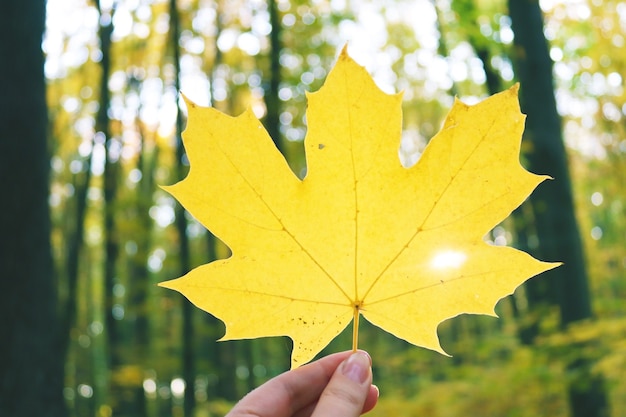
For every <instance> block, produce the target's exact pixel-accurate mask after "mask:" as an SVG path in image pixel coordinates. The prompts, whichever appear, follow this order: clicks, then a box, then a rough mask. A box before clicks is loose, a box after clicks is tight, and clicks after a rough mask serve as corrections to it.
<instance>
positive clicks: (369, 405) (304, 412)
mask: <svg viewBox="0 0 626 417" xmlns="http://www.w3.org/2000/svg"><path fill="white" fill-rule="evenodd" d="M378 395H379V392H378V387H377V386H376V385H370V389H369V392H368V394H367V398H366V399H365V404H364V405H363V409H362V410H361V414H365V413H367V412H368V411H371V410H372V409H373V408H374V407H375V406H376V403H377V402H378ZM317 400H318V399H316V400H315V402H313V403H311V404H309V405H307V406H306V407H304V408H302V409H301V410H299V411H298V412H296V413H295V414H294V415H293V417H311V415H312V414H313V411H314V410H315V407H317Z"/></svg>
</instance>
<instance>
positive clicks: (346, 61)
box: [161, 50, 558, 367]
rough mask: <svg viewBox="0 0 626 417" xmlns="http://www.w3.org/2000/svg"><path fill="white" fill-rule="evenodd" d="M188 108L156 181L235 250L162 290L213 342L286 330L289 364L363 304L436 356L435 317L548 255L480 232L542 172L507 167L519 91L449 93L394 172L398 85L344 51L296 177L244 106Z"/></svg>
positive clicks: (484, 304)
mask: <svg viewBox="0 0 626 417" xmlns="http://www.w3.org/2000/svg"><path fill="white" fill-rule="evenodd" d="M187 106H188V110H189V120H188V125H187V128H186V130H185V132H184V133H183V138H184V144H185V148H186V150H187V155H188V158H189V162H190V171H189V174H188V176H187V177H186V178H185V179H184V180H183V181H181V182H179V183H178V184H176V185H173V186H170V187H165V189H166V190H167V191H169V192H170V193H171V194H172V195H173V196H174V197H176V199H177V200H178V201H179V202H180V203H181V204H182V205H183V206H184V207H185V208H186V209H187V210H188V211H189V212H190V213H191V214H192V215H193V216H194V217H195V218H196V219H197V220H199V221H200V222H201V223H202V224H203V225H204V226H206V227H207V228H208V229H209V230H210V231H211V232H212V233H213V234H215V235H216V236H217V237H218V238H219V239H221V240H222V241H223V242H224V243H225V244H226V245H228V247H229V248H230V249H231V251H232V256H231V257H229V258H228V259H222V260H217V261H214V262H211V263H210V264H207V265H203V266H200V267H198V268H196V269H194V270H192V271H191V272H189V273H188V274H187V275H185V276H183V277H182V278H179V279H176V280H172V281H167V282H164V283H161V285H162V286H164V287H167V288H171V289H174V290H177V291H179V292H181V293H182V294H184V295H185V296H186V297H187V298H188V299H189V300H190V301H191V302H192V303H194V304H195V305H196V306H198V307H200V308H201V309H203V310H206V311H207V312H210V313H211V314H213V315H214V316H216V317H218V318H219V319H221V320H222V321H224V323H225V325H226V334H225V335H224V337H223V339H222V340H231V339H248V338H256V337H264V336H279V335H281V336H289V337H290V338H291V339H292V340H293V342H294V344H293V352H292V362H291V363H292V367H297V366H300V365H302V364H303V363H306V362H307V361H309V360H311V359H312V358H313V357H314V356H315V355H316V354H317V353H319V352H320V351H321V350H322V349H323V348H324V347H325V346H326V345H327V344H328V343H329V342H330V341H331V340H332V339H333V338H334V337H335V336H336V335H338V334H339V333H340V332H341V331H342V330H343V329H344V328H346V326H347V325H348V324H349V323H350V322H352V321H353V320H355V329H358V318H359V315H362V316H363V317H364V318H365V319H367V320H368V321H369V322H371V323H373V324H375V325H376V326H379V327H380V328H382V329H384V330H386V331H388V332H390V333H392V334H394V335H395V336H397V337H399V338H401V339H404V340H406V341H408V342H410V343H412V344H414V345H418V346H423V347H426V348H429V349H433V350H436V351H439V352H442V353H443V350H442V348H441V346H440V344H439V340H438V337H437V326H438V325H439V323H441V322H442V321H444V320H446V319H448V318H451V317H454V316H457V315H459V314H462V313H472V314H488V315H495V313H494V307H495V305H496V303H497V302H498V300H499V299H501V298H502V297H504V296H506V295H509V294H511V293H513V291H514V290H515V288H516V287H517V286H519V285H520V284H521V283H523V282H524V281H525V280H527V279H528V278H530V277H532V276H534V275H537V274H539V273H541V272H543V271H546V270H548V269H551V268H554V267H555V266H557V265H558V264H556V263H546V262H540V261H538V260H536V259H534V258H532V257H531V256H530V255H528V254H526V253H524V252H521V251H518V250H516V249H513V248H510V247H502V246H494V245H490V244H488V243H486V242H485V241H484V236H485V235H486V234H487V233H488V232H489V231H490V230H491V229H492V228H493V227H494V226H496V225H497V224H498V223H499V222H501V221H502V220H503V219H504V218H506V217H507V216H508V215H509V214H510V213H511V212H512V210H514V209H515V208H516V207H517V206H519V205H520V204H521V203H522V202H523V201H524V199H526V197H527V196H528V195H529V194H530V193H531V192H532V190H533V189H534V188H535V187H536V186H537V185H538V184H539V183H540V182H542V181H543V180H545V179H546V178H547V177H546V176H539V175H534V174H531V173H529V172H528V171H526V170H525V169H524V168H523V167H522V166H521V165H520V163H519V151H520V141H521V134H522V131H523V126H524V115H522V114H521V113H520V110H519V105H518V99H517V87H513V88H511V89H510V90H508V91H504V92H502V93H500V94H496V95H494V96H492V97H490V98H488V99H486V100H484V101H483V102H481V103H479V104H477V105H474V106H468V105H465V104H463V103H461V102H460V101H456V102H455V103H454V107H453V108H452V110H451V111H450V114H449V115H448V116H447V118H446V120H445V123H444V125H443V127H442V129H441V131H440V132H439V133H438V134H437V135H436V136H435V137H434V138H433V139H432V140H431V141H430V143H429V144H428V146H427V147H426V149H425V151H424V153H423V154H422V155H421V157H420V159H419V161H418V163H417V164H416V165H414V166H413V167H410V168H405V167H403V166H402V165H401V163H400V159H399V156H398V148H399V144H400V137H401V118H402V110H401V95H399V94H398V95H388V94H385V93H383V92H382V91H380V90H379V89H378V88H377V87H376V85H375V84H374V82H373V80H372V78H371V77H370V76H369V74H367V72H366V71H365V70H364V69H363V68H362V67H360V66H359V65H357V64H356V63H355V62H354V61H353V60H352V59H351V58H350V57H349V56H348V55H347V53H346V52H345V50H344V52H342V54H341V55H340V57H339V59H338V62H337V64H336V66H335V68H334V69H333V70H332V71H331V72H330V74H329V75H328V78H327V80H326V82H325V84H324V86H323V87H322V88H321V89H320V90H319V91H318V92H316V93H313V94H309V95H308V111H307V124H308V127H307V129H308V131H307V135H306V138H305V151H306V162H307V174H306V177H305V178H304V179H303V180H300V179H299V178H297V177H296V176H295V175H294V174H293V172H292V171H291V170H290V168H289V166H288V165H287V163H286V161H285V159H284V158H283V156H282V155H281V153H280V152H279V151H278V150H277V149H276V147H275V146H274V144H273V142H272V140H271V138H270V137H269V136H268V134H267V132H266V131H265V129H264V128H263V127H262V125H261V123H260V122H259V121H258V119H257V118H256V117H255V116H254V115H253V113H252V112H251V111H247V112H245V113H243V114H242V115H240V116H239V117H231V116H227V115H225V114H223V113H220V112H218V111H217V110H214V109H211V108H203V107H200V106H197V105H195V104H194V103H191V102H189V101H188V102H187ZM355 338H356V332H355Z"/></svg>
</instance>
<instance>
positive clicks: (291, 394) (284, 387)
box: [226, 351, 378, 417]
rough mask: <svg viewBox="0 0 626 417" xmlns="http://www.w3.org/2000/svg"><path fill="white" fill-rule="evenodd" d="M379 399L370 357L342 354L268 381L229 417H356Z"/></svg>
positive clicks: (363, 354) (232, 411) (366, 355)
mask: <svg viewBox="0 0 626 417" xmlns="http://www.w3.org/2000/svg"><path fill="white" fill-rule="evenodd" d="M377 400H378V388H377V387H376V386H375V385H372V367H371V358H370V356H369V355H368V354H367V353H366V352H364V351H357V352H356V353H352V352H341V353H335V354H333V355H330V356H326V357H325V358H322V359H320V360H317V361H315V362H312V363H309V364H307V365H304V366H302V367H301V368H298V369H294V370H292V371H287V372H285V373H283V374H281V375H279V376H277V377H275V378H273V379H271V380H269V381H267V382H266V383H265V384H263V385H261V386H260V387H259V388H257V389H255V390H254V391H252V392H250V393H249V394H248V395H246V396H245V397H244V398H243V399H242V400H241V401H239V403H238V404H237V405H236V406H235V407H234V408H233V409H232V410H231V411H230V412H229V413H228V414H227V415H226V417H357V416H359V415H361V414H363V413H366V412H368V411H370V410H371V409H372V408H374V406H375V405H376V402H377Z"/></svg>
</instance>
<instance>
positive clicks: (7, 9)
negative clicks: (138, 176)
mask: <svg viewBox="0 0 626 417" xmlns="http://www.w3.org/2000/svg"><path fill="white" fill-rule="evenodd" d="M3 6H4V7H3V8H2V14H0V56H1V57H2V65H0V83H1V84H2V93H1V94H0V126H2V130H1V131H0V178H2V179H3V181H4V183H3V184H4V185H3V189H2V204H1V205H0V210H1V211H2V212H1V213H0V234H1V235H0V315H1V317H2V324H1V325H0V341H1V342H0V415H1V416H11V417H31V416H42V417H61V416H65V415H67V410H66V409H65V404H64V400H63V395H62V390H63V352H62V346H61V344H60V342H61V340H60V338H59V336H60V334H59V332H58V330H59V328H58V322H57V315H56V313H57V312H56V291H55V283H54V277H53V266H52V255H51V248H50V213H49V208H48V194H49V184H48V178H49V167H50V161H49V157H48V149H47V142H46V133H47V129H48V126H47V124H48V116H47V107H46V91H45V88H46V87H45V81H44V73H43V64H44V60H43V53H42V50H41V41H42V35H43V31H44V22H45V2H44V1H39V0H26V1H24V2H6V4H4V5H3Z"/></svg>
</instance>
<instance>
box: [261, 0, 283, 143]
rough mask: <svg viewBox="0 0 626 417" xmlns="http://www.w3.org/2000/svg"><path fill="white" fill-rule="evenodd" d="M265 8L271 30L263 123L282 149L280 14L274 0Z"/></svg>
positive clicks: (269, 0)
mask: <svg viewBox="0 0 626 417" xmlns="http://www.w3.org/2000/svg"><path fill="white" fill-rule="evenodd" d="M267 8H268V9H269V13H270V25H271V26H272V31H271V32H270V51H269V61H270V62H269V74H268V76H267V77H266V79H265V84H264V85H265V106H266V107H267V114H266V115H265V120H264V123H263V124H264V125H265V129H266V130H267V133H269V135H270V137H271V138H272V140H273V141H274V144H275V145H276V147H277V148H278V149H280V150H283V149H282V143H281V142H282V141H281V134H280V98H279V97H278V89H279V88H280V82H281V79H282V78H281V73H280V51H281V48H282V46H281V41H280V36H281V34H280V32H281V29H282V28H281V25H280V16H279V12H278V5H277V4H276V1H275V0H268V4H267Z"/></svg>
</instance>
